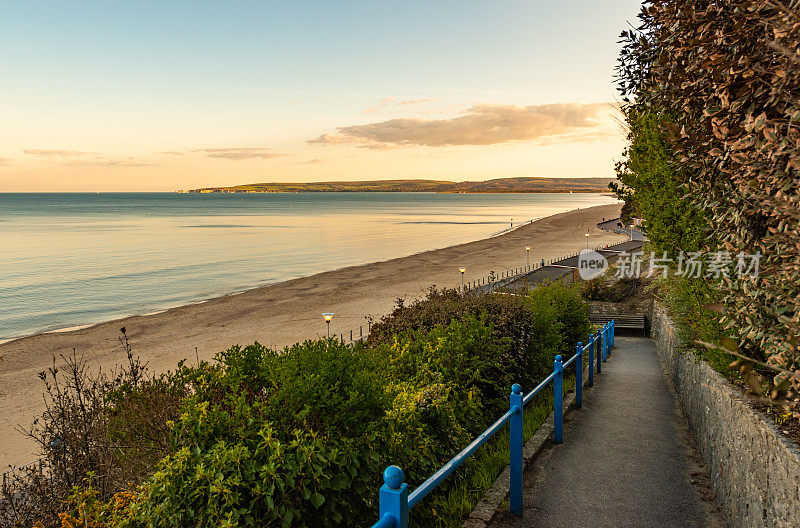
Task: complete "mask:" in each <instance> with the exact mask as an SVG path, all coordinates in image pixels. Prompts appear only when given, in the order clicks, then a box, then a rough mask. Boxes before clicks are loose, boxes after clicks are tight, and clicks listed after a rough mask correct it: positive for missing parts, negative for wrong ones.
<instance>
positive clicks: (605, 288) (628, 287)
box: [580, 274, 642, 303]
mask: <svg viewBox="0 0 800 528" xmlns="http://www.w3.org/2000/svg"><path fill="white" fill-rule="evenodd" d="M580 287H581V296H582V297H583V298H584V299H586V300H587V301H600V302H614V303H618V302H622V301H624V300H626V299H629V298H631V297H632V296H633V295H635V294H636V293H637V292H638V291H639V290H640V289H641V287H642V280H641V279H640V278H639V277H623V278H620V279H610V278H609V277H608V275H607V274H606V275H601V276H600V277H595V278H594V279H591V280H588V281H584V282H582V283H581V286H580Z"/></svg>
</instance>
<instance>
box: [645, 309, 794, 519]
mask: <svg viewBox="0 0 800 528" xmlns="http://www.w3.org/2000/svg"><path fill="white" fill-rule="evenodd" d="M652 336H653V338H654V339H656V340H657V343H658V355H659V358H660V360H661V364H662V366H663V367H664V370H665V374H666V375H667V377H668V378H669V381H670V382H671V383H672V386H673V387H674V388H675V391H676V392H677V394H678V399H679V401H680V404H681V407H682V408H683V412H684V414H685V415H686V417H687V418H688V420H689V423H690V425H691V427H692V431H693V433H694V438H695V441H696V442H697V445H698V446H699V448H700V451H701V452H702V454H703V458H704V459H705V462H706V464H707V465H708V470H709V473H710V475H711V481H712V483H713V486H714V491H715V492H716V494H717V501H718V503H719V505H720V507H721V508H722V510H723V512H724V513H725V516H726V517H727V520H728V524H729V526H731V527H733V528H760V527H764V528H773V527H785V528H797V527H800V449H798V447H797V445H796V444H795V443H794V442H792V441H791V440H788V439H786V438H785V437H784V436H783V435H782V434H781V433H780V432H779V431H778V430H777V429H776V427H775V425H774V424H773V423H772V422H770V421H769V420H768V419H766V418H765V417H764V416H763V415H762V414H761V413H760V412H758V411H756V410H754V409H752V408H751V407H750V405H748V403H747V402H746V401H745V399H744V396H743V395H742V393H741V391H740V390H738V389H737V388H736V387H734V386H733V385H731V384H730V383H728V382H727V381H726V380H725V379H724V378H723V377H722V376H720V374H719V373H717V372H716V371H714V370H713V369H712V368H711V367H709V366H708V365H707V364H706V363H705V362H703V361H700V360H698V359H697V358H696V357H695V356H693V355H691V354H686V353H684V352H682V351H681V348H682V347H681V343H680V342H679V338H678V335H677V332H676V329H675V326H674V324H673V322H672V321H671V320H670V318H669V315H668V314H667V312H666V310H665V309H664V308H663V307H662V306H661V305H659V304H657V303H656V304H655V305H654V306H653V318H652Z"/></svg>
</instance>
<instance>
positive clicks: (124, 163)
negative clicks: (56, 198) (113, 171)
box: [61, 158, 155, 167]
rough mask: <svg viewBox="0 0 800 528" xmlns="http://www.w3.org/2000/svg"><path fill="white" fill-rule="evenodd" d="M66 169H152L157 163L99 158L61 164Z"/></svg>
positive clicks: (130, 159)
mask: <svg viewBox="0 0 800 528" xmlns="http://www.w3.org/2000/svg"><path fill="white" fill-rule="evenodd" d="M61 165H63V166H64V167H152V166H154V165H155V163H151V162H149V161H144V160H137V159H133V158H127V159H108V158H98V159H93V160H78V161H67V162H64V163H61Z"/></svg>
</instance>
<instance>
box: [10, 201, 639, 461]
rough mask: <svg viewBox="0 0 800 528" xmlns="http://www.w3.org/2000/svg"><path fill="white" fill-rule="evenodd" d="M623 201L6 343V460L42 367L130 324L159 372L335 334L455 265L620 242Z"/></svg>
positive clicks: (113, 338) (32, 408)
mask: <svg viewBox="0 0 800 528" xmlns="http://www.w3.org/2000/svg"><path fill="white" fill-rule="evenodd" d="M619 209H620V206H619V205H606V206H599V207H592V208H587V209H580V210H575V211H570V212H566V213H561V214H558V215H555V216H551V217H547V218H544V219H541V220H538V221H536V222H534V223H532V224H528V225H525V226H523V227H520V228H518V229H515V230H514V231H511V232H509V233H506V234H504V235H500V236H496V237H492V238H488V239H484V240H479V241H476V242H470V243H467V244H461V245H457V246H452V247H448V248H443V249H437V250H433V251H427V252H424V253H419V254H415V255H410V256H406V257H402V258H396V259H392V260H387V261H384V262H376V263H372V264H366V265H363V266H353V267H348V268H343V269H339V270H336V271H330V272H325V273H320V274H317V275H313V276H310V277H303V278H300V279H295V280H290V281H287V282H283V283H279V284H274V285H271V286H265V287H261V288H256V289H253V290H249V291H246V292H243V293H240V294H236V295H228V296H224V297H218V298H215V299H211V300H209V301H207V302H203V303H200V304H192V305H187V306H181V307H177V308H173V309H170V310H166V311H164V312H160V313H156V314H153V315H147V316H135V317H128V318H124V319H119V320H115V321H109V322H105V323H101V324H97V325H94V326H91V327H88V328H83V329H80V330H73V331H68V332H58V333H48V334H39V335H34V336H30V337H25V338H22V339H17V340H14V341H10V342H8V343H4V344H1V345H0V357H2V358H3V359H2V360H0V433H2V438H3V441H2V443H0V466H2V467H6V466H8V465H12V466H16V465H20V464H24V463H27V462H30V461H31V460H33V459H34V458H35V457H36V453H35V452H34V450H35V446H34V445H33V444H32V443H31V442H29V441H28V440H27V439H26V438H25V437H24V436H23V435H22V434H21V433H19V432H18V431H17V428H18V427H19V426H25V427H27V426H28V425H30V423H31V421H32V420H33V418H34V417H35V416H36V415H37V414H38V413H40V412H41V411H42V409H43V407H44V405H43V401H42V392H43V390H42V389H43V384H42V382H41V381H40V380H39V378H38V376H37V374H38V373H39V372H40V371H42V370H45V369H46V368H47V367H48V366H50V365H51V364H52V357H53V356H54V355H55V356H58V355H59V354H68V353H71V351H72V349H73V348H75V349H76V350H77V352H78V354H79V355H82V356H83V357H84V358H86V359H87V361H88V362H89V365H90V367H91V368H92V369H94V370H95V371H96V370H97V369H99V368H101V367H102V368H103V369H104V370H106V369H112V368H113V367H114V366H115V365H117V364H119V363H120V362H121V361H122V360H124V358H125V355H124V352H123V351H122V349H121V347H120V345H119V342H118V337H119V335H120V332H119V330H120V327H123V326H124V327H126V329H127V333H128V337H129V338H130V341H131V344H132V346H133V350H134V352H135V353H136V354H138V355H139V356H141V357H142V358H143V359H144V360H145V361H147V362H149V366H150V368H151V369H152V370H154V371H165V370H168V369H172V368H174V367H175V366H176V364H177V362H178V361H179V360H181V359H187V360H189V361H192V362H193V361H195V347H196V348H197V354H198V355H199V357H200V359H201V360H203V359H210V358H212V357H213V356H214V354H216V353H217V352H219V351H220V350H224V349H226V348H228V347H229V346H231V345H233V344H242V345H244V344H249V343H252V342H254V341H259V342H260V343H263V344H265V345H268V346H271V347H283V346H286V345H289V344H292V343H295V342H298V341H302V340H303V339H306V338H311V337H316V336H320V335H323V334H324V333H325V323H324V322H323V320H322V318H321V316H320V314H321V313H322V312H334V313H335V314H336V315H335V317H334V319H333V322H332V323H331V333H336V332H344V331H346V330H349V329H350V328H353V327H358V326H359V325H361V324H364V323H365V322H366V319H365V317H366V316H369V315H372V316H373V317H380V316H381V315H384V314H386V313H388V312H389V311H391V309H392V307H393V306H394V304H395V301H396V299H398V298H405V299H408V300H411V299H415V298H418V297H420V296H422V295H424V291H425V290H426V289H427V288H428V287H430V286H431V285H437V286H447V287H456V286H458V284H459V283H460V277H459V273H458V267H459V266H465V267H466V268H467V271H466V274H465V280H466V281H470V280H473V279H477V278H480V277H484V276H486V275H487V274H488V273H489V272H490V271H495V272H501V271H504V270H508V269H513V268H516V267H520V266H524V265H525V249H524V248H525V246H530V247H531V248H532V250H531V262H538V261H540V260H541V259H550V258H554V257H559V256H562V255H564V254H567V253H575V252H578V251H580V250H581V249H583V248H584V247H586V238H585V236H584V234H585V233H586V232H587V231H588V232H589V233H590V243H591V245H592V246H598V245H605V244H612V243H617V242H620V241H622V240H624V237H622V236H621V235H612V234H609V233H607V232H605V231H602V230H600V229H598V228H597V227H596V224H597V223H598V222H600V220H601V219H602V218H611V217H615V216H617V215H618V214H619Z"/></svg>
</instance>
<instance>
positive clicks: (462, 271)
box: [458, 267, 467, 293]
mask: <svg viewBox="0 0 800 528" xmlns="http://www.w3.org/2000/svg"><path fill="white" fill-rule="evenodd" d="M458 271H460V272H461V293H464V272H465V271H467V268H464V267H461V268H458Z"/></svg>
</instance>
